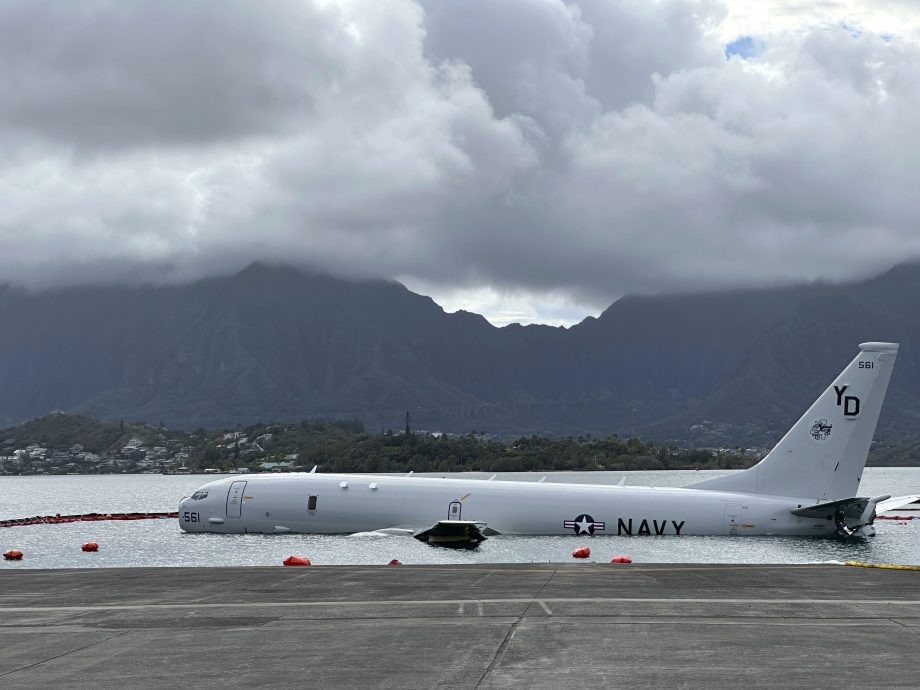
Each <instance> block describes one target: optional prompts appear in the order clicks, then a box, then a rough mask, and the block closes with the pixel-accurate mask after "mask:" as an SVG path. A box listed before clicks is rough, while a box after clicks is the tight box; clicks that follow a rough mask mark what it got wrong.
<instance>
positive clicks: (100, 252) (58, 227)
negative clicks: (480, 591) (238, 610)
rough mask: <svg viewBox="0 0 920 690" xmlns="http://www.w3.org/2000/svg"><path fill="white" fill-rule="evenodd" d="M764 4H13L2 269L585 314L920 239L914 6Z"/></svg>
mask: <svg viewBox="0 0 920 690" xmlns="http://www.w3.org/2000/svg"><path fill="white" fill-rule="evenodd" d="M749 5H750V3H740V2H727V3H724V4H723V3H718V2H696V1H691V0H663V1H662V2H649V3H646V2H632V1H631V0H598V1H596V2H565V1H563V0H508V1H507V2H491V1H487V0H470V1H468V2H462V3H461V2H434V1H432V2H428V1H427V0H422V1H420V2H412V1H409V0H395V1H393V2H387V3H380V2H376V1H371V0H348V1H345V0H343V1H341V2H319V1H316V2H307V1H303V2H302V1H294V0H288V1H280V2H273V3H270V4H266V5H262V4H260V5H258V6H255V5H253V4H252V3H249V2H236V1H233V0H230V1H222V2H196V3H162V2H155V1H152V0H151V1H147V0H130V1H128V2H124V1H119V2H106V1H103V2H93V3H37V2H31V1H27V0H22V1H20V0H9V1H7V2H4V3H2V5H0V92H2V93H3V94H4V97H3V98H2V99H0V146H2V148H3V151H4V156H3V157H2V160H0V198H2V199H3V213H2V214H0V280H2V281H13V282H18V283H24V284H27V285H32V286H46V285H49V284H57V285H61V284H72V283H87V282H98V281H117V280H131V281H134V282H138V281H144V280H148V281H154V282H163V281H166V282H176V281H181V280H186V279H193V278H198V277H201V276H205V275H211V274H216V273H221V272H226V271H228V270H236V269H239V268H241V267H243V266H245V265H247V264H248V263H250V262H251V261H252V260H254V259H267V260H284V261H287V262H294V263H298V264H300V265H307V266H312V267H313V268H316V269H322V270H324V271H327V272H331V273H334V274H339V275H349V276H358V277H360V276H365V277H366V276H385V277H391V278H398V279H400V280H402V281H403V282H405V283H406V284H407V285H409V286H410V287H414V288H416V289H420V290H424V291H426V292H428V293H430V294H433V295H435V296H436V297H437V296H439V295H450V296H451V299H452V304H453V305H455V306H462V305H463V304H465V303H466V302H465V301H464V300H465V299H468V296H469V295H470V294H473V293H470V292H468V291H470V290H479V291H482V290H487V291H489V293H488V297H487V299H485V302H488V303H487V304H482V305H481V306H482V307H484V308H485V309H486V315H487V316H491V311H496V312H498V311H499V310H500V303H501V300H502V298H503V296H504V295H505V294H511V295H514V299H515V300H517V301H518V302H520V303H521V304H523V305H524V306H523V307H522V308H521V310H520V311H521V313H523V314H524V315H525V318H533V319H540V318H553V319H558V320H562V321H571V320H573V318H574V317H575V315H576V314H584V313H587V312H589V311H593V312H595V313H596V312H597V311H598V310H600V309H601V308H602V307H603V306H604V305H605V304H607V303H608V302H609V300H610V299H611V297H613V296H617V295H622V294H625V293H628V292H661V291H674V290H680V291H684V290H699V289H707V288H713V287H720V286H738V285H748V286H751V285H764V284H773V283H794V282H798V281H801V280H813V279H827V280H846V279H851V278H853V277H858V276H865V275H869V274H871V273H873V272H876V271H878V270H880V269H881V268H883V267H885V266H888V265H890V264H892V263H894V262H895V261H898V260H902V259H903V258H905V257H911V256H918V255H920V237H918V235H917V233H916V227H917V225H918V222H920V215H918V214H920V210H918V208H920V207H918V206H917V204H916V203H914V191H915V190H916V189H917V188H918V186H920V179H918V175H920V173H918V171H920V148H918V147H917V146H916V145H915V139H916V136H915V135H916V124H915V123H916V113H917V112H918V110H920V90H918V89H917V84H920V42H918V36H920V34H918V30H917V22H916V21H914V20H913V19H912V15H910V14H905V12H904V8H905V5H904V4H902V3H897V2H889V3H875V2H873V3H861V2H855V1H843V0H840V1H838V2H829V3H821V5H820V7H817V8H810V9H808V10H802V9H801V8H800V7H799V6H798V4H793V3H785V2H779V1H776V2H769V3H757V6H756V7H754V8H752V7H749ZM479 294H480V295H481V294H482V293H481V292H480V293H479ZM465 296H466V297H465ZM544 301H547V302H549V303H551V304H553V305H555V306H554V310H553V313H552V314H551V315H549V314H545V313H543V312H542V311H541V306H540V305H541V304H542V303H543V302H544ZM498 320H501V318H499V319H498Z"/></svg>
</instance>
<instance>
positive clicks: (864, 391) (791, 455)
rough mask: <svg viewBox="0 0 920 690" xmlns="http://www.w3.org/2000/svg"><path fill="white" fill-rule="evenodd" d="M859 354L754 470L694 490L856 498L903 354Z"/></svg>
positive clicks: (865, 350)
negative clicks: (895, 365) (893, 372)
mask: <svg viewBox="0 0 920 690" xmlns="http://www.w3.org/2000/svg"><path fill="white" fill-rule="evenodd" d="M859 349H860V353H859V354H858V355H857V356H856V358H855V359H854V360H853V361H852V362H850V364H849V365H848V366H847V367H846V368H845V369H844V370H843V371H842V372H841V373H840V375H839V376H838V377H837V378H836V379H835V380H834V382H833V383H832V384H831V385H830V386H829V387H828V388H827V390H825V391H824V393H822V394H821V396H820V397H819V398H818V399H817V400H816V401H815V403H814V404H813V405H812V406H811V407H810V408H809V409H808V411H807V412H806V413H805V414H804V415H803V416H802V418H801V419H799V421H798V422H796V423H795V425H794V426H793V427H792V428H791V429H790V430H789V431H788V432H787V433H786V435H785V436H783V438H782V439H781V440H780V442H779V443H777V444H776V446H775V447H774V448H773V450H771V451H770V452H769V453H767V455H766V456H765V457H764V458H763V460H761V461H760V462H759V463H757V464H756V465H755V466H754V467H751V468H750V469H747V470H744V471H742V472H736V473H733V474H731V475H729V476H726V477H718V478H716V479H709V480H706V481H703V482H700V483H698V484H693V485H691V488H694V489H712V490H716V491H737V492H743V493H756V494H768V495H772V496H794V497H797V498H814V499H817V500H819V501H833V500H836V499H841V498H849V497H851V496H855V495H856V491H857V489H858V488H859V481H860V479H861V478H862V473H863V468H864V467H865V464H866V457H867V456H868V454H869V445H870V444H871V443H872V437H873V435H874V434H875V427H876V424H877V423H878V417H879V412H880V411H881V409H882V402H883V401H884V399H885V392H886V391H887V390H888V381H889V379H890V378H891V370H892V367H893V366H894V362H895V359H896V358H897V354H898V345H897V343H862V344H861V345H860V346H859Z"/></svg>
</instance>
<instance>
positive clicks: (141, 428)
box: [0, 412, 184, 455]
mask: <svg viewBox="0 0 920 690" xmlns="http://www.w3.org/2000/svg"><path fill="white" fill-rule="evenodd" d="M162 431H163V430H162V429H154V428H152V427H149V426H147V425H146V424H145V423H144V422H124V421H119V422H109V421H104V420H99V419H93V418H92V417H85V416H83V415H78V414H65V413H63V412H52V413H51V414H49V415H45V416H44V417H39V418H38V419H33V420H31V421H29V422H23V423H22V424H20V425H19V426H14V427H10V428H8V429H0V444H2V447H0V455H2V454H3V452H2V451H3V450H4V449H6V448H13V447H16V448H24V447H26V446H28V445H30V444H33V443H34V444H38V445H40V446H46V447H48V448H54V449H66V448H69V447H71V446H74V445H76V444H80V445H82V446H83V449H84V450H86V451H89V452H90V453H106V452H108V451H111V450H116V449H119V448H121V447H122V446H123V445H124V444H125V442H126V441H127V440H128V439H130V438H139V439H141V440H142V441H145V442H148V443H154V442H156V441H158V440H159V438H160V437H161V436H162V435H163V434H162ZM170 434H171V435H173V436H177V435H178V436H182V435H184V434H181V433H180V434H175V433H172V432H170Z"/></svg>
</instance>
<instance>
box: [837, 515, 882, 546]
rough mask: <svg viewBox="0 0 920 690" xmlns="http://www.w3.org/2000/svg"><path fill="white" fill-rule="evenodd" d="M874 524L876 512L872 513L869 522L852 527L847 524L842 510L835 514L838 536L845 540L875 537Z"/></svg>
mask: <svg viewBox="0 0 920 690" xmlns="http://www.w3.org/2000/svg"><path fill="white" fill-rule="evenodd" d="M873 522H875V511H873V512H872V515H871V517H870V519H869V522H867V523H865V524H862V525H854V526H852V527H851V526H850V525H848V524H847V519H846V515H844V512H843V511H842V510H838V511H837V512H836V513H834V524H835V525H836V527H837V536H838V537H842V538H844V539H847V538H860V537H874V536H875V527H873V526H872V523H873Z"/></svg>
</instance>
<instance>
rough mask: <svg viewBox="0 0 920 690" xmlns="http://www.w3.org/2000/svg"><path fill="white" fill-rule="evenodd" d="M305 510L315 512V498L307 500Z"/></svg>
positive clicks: (311, 497)
mask: <svg viewBox="0 0 920 690" xmlns="http://www.w3.org/2000/svg"><path fill="white" fill-rule="evenodd" d="M307 510H316V496H310V498H308V499H307Z"/></svg>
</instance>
